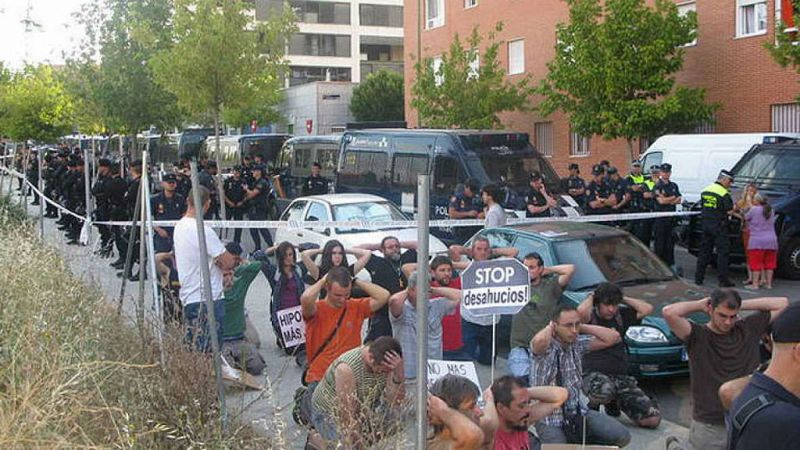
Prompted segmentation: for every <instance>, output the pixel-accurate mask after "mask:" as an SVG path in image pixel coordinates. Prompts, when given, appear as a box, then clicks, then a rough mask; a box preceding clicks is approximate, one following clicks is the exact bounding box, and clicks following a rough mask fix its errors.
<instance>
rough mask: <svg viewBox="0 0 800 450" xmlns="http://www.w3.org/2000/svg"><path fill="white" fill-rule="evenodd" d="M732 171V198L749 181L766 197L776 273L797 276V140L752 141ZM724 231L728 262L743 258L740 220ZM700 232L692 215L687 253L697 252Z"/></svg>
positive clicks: (799, 264) (799, 147)
mask: <svg viewBox="0 0 800 450" xmlns="http://www.w3.org/2000/svg"><path fill="white" fill-rule="evenodd" d="M732 172H733V177H734V182H733V186H732V187H731V195H732V196H733V198H734V201H736V200H738V199H740V198H741V197H742V193H743V192H744V190H745V187H746V186H747V185H748V184H750V183H753V184H755V185H756V187H757V188H758V191H759V193H761V195H765V196H766V197H767V198H768V199H769V201H770V204H771V205H772V207H773V209H774V211H775V214H776V221H775V232H776V233H777V235H778V275H779V276H782V277H785V278H790V279H793V280H800V140H795V141H790V142H783V143H776V144H761V145H756V146H754V147H753V148H752V149H751V150H750V151H748V152H747V153H746V154H745V155H744V156H743V157H742V159H741V160H740V161H739V162H738V163H736V165H735V166H734V167H733V170H732ZM695 210H699V206H696V207H695ZM727 233H728V236H729V237H730V239H731V254H730V263H731V264H737V263H742V262H744V261H745V251H744V250H745V249H744V246H743V243H742V237H741V236H742V233H741V223H740V222H739V221H738V220H734V221H731V223H730V224H729V227H728V230H727ZM702 234H703V233H702V228H701V226H700V218H699V217H698V216H693V217H692V220H691V221H690V226H689V234H688V242H687V247H688V248H689V253H691V254H693V255H697V254H699V252H700V241H701V239H702Z"/></svg>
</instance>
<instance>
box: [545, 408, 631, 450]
mask: <svg viewBox="0 0 800 450" xmlns="http://www.w3.org/2000/svg"><path fill="white" fill-rule="evenodd" d="M536 432H537V433H538V434H539V439H541V441H542V444H566V443H568V442H567V437H566V436H565V435H564V430H563V429H562V428H561V427H554V426H549V425H545V424H544V423H543V422H539V423H537V424H536ZM630 442H631V433H630V431H628V429H627V428H625V426H624V425H622V423H620V422H619V421H618V420H617V419H615V418H613V417H609V416H607V415H605V414H603V413H601V412H598V411H594V410H589V412H588V413H586V443H587V444H589V445H616V446H617V447H619V448H622V447H625V446H626V445H628V443H630ZM569 443H570V444H580V442H569Z"/></svg>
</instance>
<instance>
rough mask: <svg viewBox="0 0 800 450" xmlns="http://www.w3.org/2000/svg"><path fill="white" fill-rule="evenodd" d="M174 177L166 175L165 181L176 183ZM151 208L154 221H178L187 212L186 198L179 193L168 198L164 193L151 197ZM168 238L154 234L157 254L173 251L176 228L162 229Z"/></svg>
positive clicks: (174, 193)
mask: <svg viewBox="0 0 800 450" xmlns="http://www.w3.org/2000/svg"><path fill="white" fill-rule="evenodd" d="M174 180H175V176H174V175H166V176H165V177H164V181H174ZM150 208H151V211H152V212H153V220H178V219H180V218H181V217H183V214H184V213H185V212H186V198H184V197H183V196H182V195H181V194H178V193H177V192H173V193H172V197H171V198H170V197H167V194H166V193H165V192H164V191H161V192H159V193H158V194H156V195H154V196H152V197H150ZM161 228H162V229H164V230H165V231H166V232H167V234H168V235H169V236H168V237H166V238H164V237H161V235H159V234H158V233H153V248H154V251H155V252H156V253H166V252H170V251H172V232H173V229H174V227H161Z"/></svg>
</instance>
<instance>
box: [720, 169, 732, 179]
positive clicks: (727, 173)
mask: <svg viewBox="0 0 800 450" xmlns="http://www.w3.org/2000/svg"><path fill="white" fill-rule="evenodd" d="M722 177H725V178H730V179H731V180H733V173H731V171H730V170H725V169H722V170H720V171H719V178H722Z"/></svg>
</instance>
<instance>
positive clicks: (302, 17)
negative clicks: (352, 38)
mask: <svg viewBox="0 0 800 450" xmlns="http://www.w3.org/2000/svg"><path fill="white" fill-rule="evenodd" d="M289 4H290V5H291V6H292V9H294V12H295V14H297V21H298V22H300V23H330V24H338V25H350V4H349V3H329V2H314V1H302V0H292V1H291V2H290V3H289Z"/></svg>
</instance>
